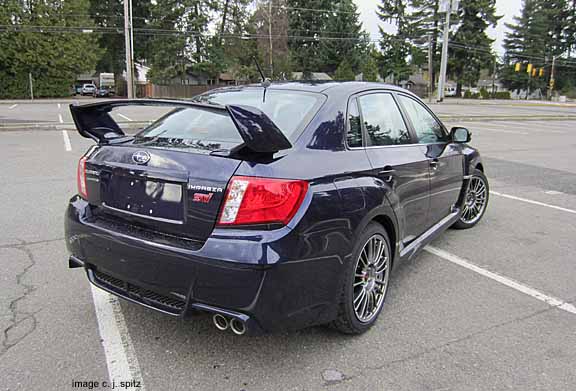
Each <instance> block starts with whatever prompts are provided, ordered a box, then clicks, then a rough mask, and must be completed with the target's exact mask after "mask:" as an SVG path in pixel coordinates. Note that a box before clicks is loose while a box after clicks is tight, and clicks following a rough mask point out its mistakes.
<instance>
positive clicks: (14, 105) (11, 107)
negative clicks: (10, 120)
mask: <svg viewBox="0 0 576 391" xmlns="http://www.w3.org/2000/svg"><path fill="white" fill-rule="evenodd" d="M16 106H18V103H15V104H13V105H12V106H10V107H8V109H10V110H12V109H13V108H15V107H16Z"/></svg>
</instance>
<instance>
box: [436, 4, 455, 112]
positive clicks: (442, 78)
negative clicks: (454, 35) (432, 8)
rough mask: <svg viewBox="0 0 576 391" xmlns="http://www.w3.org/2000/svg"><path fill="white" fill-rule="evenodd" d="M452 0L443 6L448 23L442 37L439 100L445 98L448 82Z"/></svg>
mask: <svg viewBox="0 0 576 391" xmlns="http://www.w3.org/2000/svg"><path fill="white" fill-rule="evenodd" d="M452 1H453V0H444V2H443V4H442V5H443V7H445V8H446V24H445V25H444V35H443V37H442V60H441V61H440V77H439V78H438V102H442V101H443V100H444V84H446V67H447V66H448V38H449V36H450V14H451V13H452ZM454 5H455V6H454V9H458V3H457V2H456V1H455V2H454Z"/></svg>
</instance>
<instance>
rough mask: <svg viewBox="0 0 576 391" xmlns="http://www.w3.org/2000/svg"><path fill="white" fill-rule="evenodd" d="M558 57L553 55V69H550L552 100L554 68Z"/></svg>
mask: <svg viewBox="0 0 576 391" xmlns="http://www.w3.org/2000/svg"><path fill="white" fill-rule="evenodd" d="M556 57H558V56H552V69H551V70H550V100H552V97H553V94H554V70H555V68H556Z"/></svg>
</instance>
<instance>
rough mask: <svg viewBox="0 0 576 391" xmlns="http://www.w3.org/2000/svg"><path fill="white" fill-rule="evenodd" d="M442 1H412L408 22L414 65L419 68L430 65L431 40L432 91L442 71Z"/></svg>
mask: <svg viewBox="0 0 576 391" xmlns="http://www.w3.org/2000/svg"><path fill="white" fill-rule="evenodd" d="M439 7H440V0H410V9H411V10H412V12H411V13H410V15H409V17H408V20H409V23H410V31H411V37H410V38H411V42H412V45H413V46H412V49H411V55H412V58H413V60H412V63H414V64H415V65H418V66H422V65H426V66H427V63H428V36H430V38H431V44H432V45H431V46H432V64H433V67H432V89H434V84H435V79H436V75H437V73H438V71H439V70H440V48H441V45H440V44H439V39H440V37H441V36H442V27H443V24H442V21H443V20H444V18H443V14H441V13H440V12H438V8H439Z"/></svg>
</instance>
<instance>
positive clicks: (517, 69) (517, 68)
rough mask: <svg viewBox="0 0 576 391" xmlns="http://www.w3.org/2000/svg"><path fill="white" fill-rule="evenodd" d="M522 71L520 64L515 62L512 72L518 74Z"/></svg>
mask: <svg viewBox="0 0 576 391" xmlns="http://www.w3.org/2000/svg"><path fill="white" fill-rule="evenodd" d="M521 69H522V64H520V63H519V62H517V63H516V64H515V65H514V72H520V70H521Z"/></svg>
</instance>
